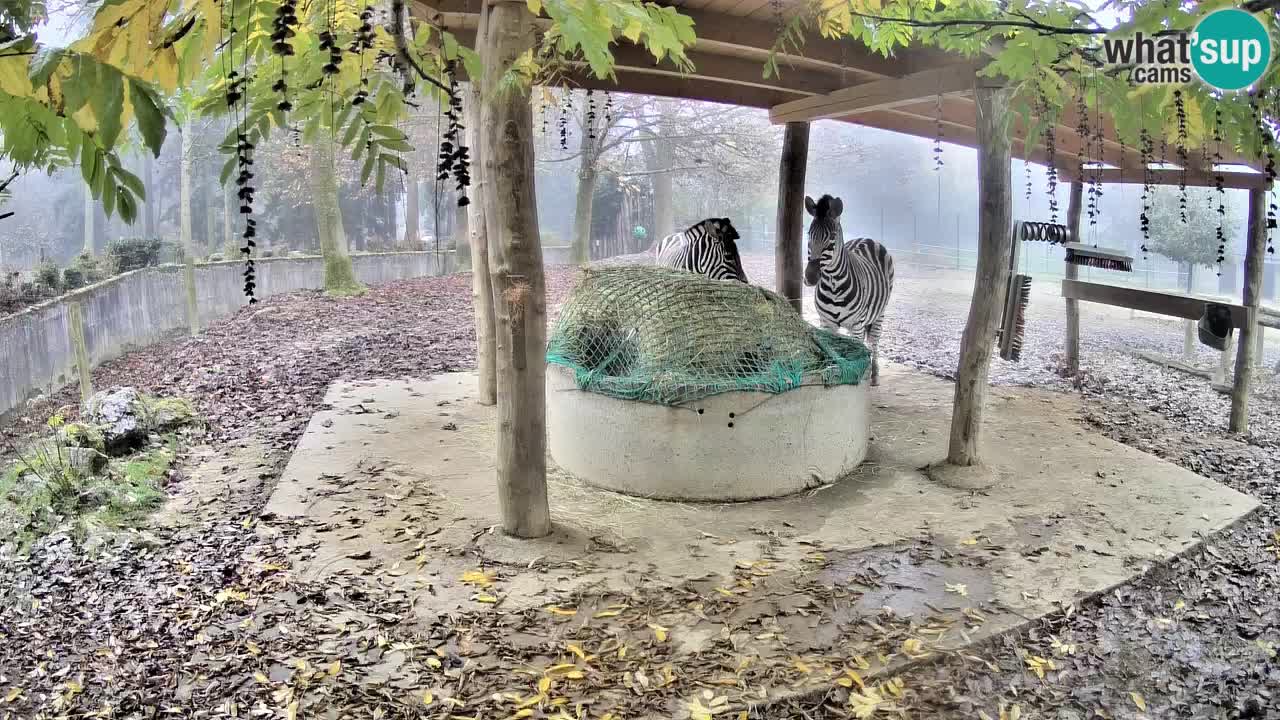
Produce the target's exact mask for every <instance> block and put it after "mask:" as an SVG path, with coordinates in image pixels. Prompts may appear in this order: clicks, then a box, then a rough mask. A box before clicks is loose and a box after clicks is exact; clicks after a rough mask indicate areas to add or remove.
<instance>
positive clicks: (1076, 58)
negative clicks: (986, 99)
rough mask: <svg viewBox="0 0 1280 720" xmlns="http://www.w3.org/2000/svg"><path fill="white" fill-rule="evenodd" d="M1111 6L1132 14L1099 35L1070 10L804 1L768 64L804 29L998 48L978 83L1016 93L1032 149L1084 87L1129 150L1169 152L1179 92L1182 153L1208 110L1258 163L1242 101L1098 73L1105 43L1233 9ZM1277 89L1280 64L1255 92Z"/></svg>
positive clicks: (958, 48) (1205, 136)
mask: <svg viewBox="0 0 1280 720" xmlns="http://www.w3.org/2000/svg"><path fill="white" fill-rule="evenodd" d="M1110 5H1112V6H1113V7H1112V9H1113V10H1116V11H1118V12H1121V13H1132V17H1131V19H1130V20H1129V21H1128V22H1125V23H1123V24H1121V25H1120V26H1118V27H1116V28H1114V29H1112V30H1110V31H1109V32H1106V33H1103V32H1101V31H1100V28H1101V27H1102V26H1101V25H1099V23H1098V22H1097V20H1096V19H1095V18H1094V17H1093V16H1092V15H1091V14H1090V12H1091V11H1090V10H1089V8H1088V7H1086V6H1085V5H1083V4H1080V3H1074V2H1037V1H1034V0H1013V1H1012V2H1008V3H1000V4H997V3H994V2H990V1H989V0H950V1H946V2H941V3H920V2H914V1H912V0H810V1H809V2H808V3H807V4H806V5H805V6H804V8H803V9H801V10H799V11H798V12H797V13H796V14H795V15H794V16H793V17H792V18H791V20H790V21H789V22H788V23H787V25H786V26H785V27H784V28H783V30H782V32H781V34H780V37H779V41H778V43H777V44H775V47H774V54H775V55H776V53H778V52H782V51H784V50H785V51H787V52H796V51H797V50H798V49H799V48H800V47H802V46H803V42H804V33H803V30H805V29H811V30H812V29H816V30H817V31H818V32H820V33H821V34H822V35H824V36H826V37H840V36H846V37H853V38H856V39H858V40H859V41H861V42H862V43H864V44H865V45H866V46H867V47H869V48H871V49H872V50H874V51H876V52H879V53H882V54H884V55H886V56H888V55H891V54H892V53H893V51H894V50H896V49H899V48H903V47H905V46H907V45H908V44H910V43H916V44H921V45H927V46H933V47H937V48H941V49H944V50H948V51H952V52H957V53H961V54H964V55H967V56H970V57H975V58H977V57H981V55H980V53H982V52H983V51H984V49H985V48H998V50H997V51H996V52H995V54H994V57H993V58H992V59H991V61H990V62H988V63H987V64H986V66H985V68H984V69H983V71H982V73H981V74H983V75H986V76H997V75H999V76H1003V77H1004V78H1006V79H1007V81H1008V82H1009V83H1010V85H1011V86H1013V87H1014V88H1015V89H1016V91H1017V100H1016V101H1015V110H1016V111H1017V114H1018V115H1019V116H1020V118H1021V121H1022V124H1023V127H1024V128H1030V129H1031V131H1030V132H1029V133H1028V135H1029V136H1030V137H1032V138H1033V139H1034V140H1038V139H1039V137H1040V135H1039V130H1040V129H1042V128H1043V127H1045V126H1046V125H1047V123H1048V122H1049V121H1051V120H1054V119H1056V118H1057V117H1058V116H1059V115H1060V114H1061V111H1062V108H1064V107H1074V106H1075V104H1076V100H1075V97H1076V95H1077V94H1078V93H1079V90H1080V88H1081V85H1082V81H1087V82H1086V83H1085V84H1086V86H1087V91H1086V92H1085V98H1086V101H1087V104H1088V106H1089V107H1090V108H1098V107H1101V109H1102V110H1103V111H1104V112H1106V113H1107V114H1109V115H1110V116H1111V117H1112V118H1113V119H1114V121H1115V127H1116V131H1117V133H1118V134H1119V135H1120V137H1121V138H1122V139H1123V140H1124V141H1125V142H1126V143H1127V144H1128V145H1129V147H1131V148H1132V147H1136V146H1137V143H1138V137H1139V133H1140V131H1141V130H1143V129H1145V130H1147V131H1148V132H1149V133H1150V134H1151V135H1152V136H1153V137H1155V138H1161V137H1163V138H1165V139H1166V140H1167V141H1168V142H1169V144H1170V145H1171V146H1172V145H1173V144H1175V143H1176V142H1177V140H1178V137H1177V134H1178V128H1177V121H1176V112H1175V108H1174V96H1173V91H1174V90H1175V89H1181V90H1182V93H1183V98H1184V101H1185V110H1186V116H1187V135H1188V146H1189V147H1191V148H1198V147H1202V146H1204V145H1206V144H1208V141H1209V138H1210V137H1211V136H1212V128H1213V118H1214V110H1215V109H1221V111H1222V128H1221V129H1222V135H1223V138H1224V144H1223V146H1224V147H1225V148H1228V149H1230V148H1238V149H1239V150H1241V151H1242V152H1244V153H1245V154H1247V155H1249V156H1251V157H1254V158H1261V157H1262V155H1263V151H1262V148H1263V147H1264V145H1263V138H1262V136H1261V135H1260V134H1259V132H1258V129H1257V126H1256V124H1255V123H1254V122H1253V118H1252V113H1251V111H1250V108H1249V103H1248V97H1247V96H1246V95H1245V94H1243V93H1220V92H1218V91H1212V92H1211V91H1210V88H1208V87H1207V86H1205V85H1202V84H1201V83H1192V84H1190V85H1186V86H1173V85H1161V86H1149V85H1148V86H1141V87H1135V86H1134V85H1133V84H1132V83H1130V81H1129V79H1128V77H1127V75H1126V74H1125V73H1124V72H1103V71H1101V70H1100V69H1098V66H1099V64H1100V62H1101V60H1100V58H1101V47H1102V39H1103V38H1104V37H1108V36H1117V37H1120V36H1129V35H1132V34H1133V33H1135V32H1137V31H1142V32H1143V33H1145V34H1147V35H1152V34H1155V33H1157V32H1162V31H1165V30H1169V29H1175V30H1177V29H1188V28H1191V27H1193V26H1194V25H1195V24H1196V23H1197V22H1199V20H1200V18H1202V17H1204V16H1205V15H1207V14H1208V13H1210V12H1213V11H1215V10H1218V9H1221V8H1223V7H1233V6H1234V4H1232V3H1229V2H1226V0H1212V1H1210V2H1202V3H1196V4H1194V5H1191V6H1186V5H1185V4H1181V3H1175V2H1172V1H1171V0H1162V1H1160V2H1115V3H1111V4H1110ZM1258 17H1259V19H1261V20H1262V21H1263V22H1264V23H1266V24H1267V25H1268V27H1269V28H1270V32H1271V35H1272V38H1273V44H1277V43H1280V28H1278V27H1277V20H1276V17H1275V16H1274V14H1273V13H1264V14H1260V15H1259V16H1258ZM778 70H779V68H778V65H777V62H776V60H775V59H773V58H771V59H770V61H769V62H768V63H766V74H767V75H768V74H774V75H776V74H777V72H778ZM1278 82H1280V63H1273V64H1272V66H1271V68H1270V70H1269V71H1268V72H1267V74H1266V75H1265V76H1264V77H1263V79H1262V81H1261V84H1262V86H1264V87H1275V86H1276V85H1277V84H1278ZM1040 97H1043V98H1044V99H1045V101H1046V102H1047V105H1048V108H1047V114H1046V113H1041V112H1038V111H1037V109H1036V105H1037V104H1038V98H1040Z"/></svg>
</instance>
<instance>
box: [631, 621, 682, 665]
mask: <svg viewBox="0 0 1280 720" xmlns="http://www.w3.org/2000/svg"><path fill="white" fill-rule="evenodd" d="M649 627H650V628H652V629H653V636H654V637H656V638H658V642H666V641H667V633H668V632H670V630H667V629H666V628H664V627H662V626H661V625H654V624H653V623H649ZM619 657H621V656H619Z"/></svg>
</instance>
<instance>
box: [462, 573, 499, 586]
mask: <svg viewBox="0 0 1280 720" xmlns="http://www.w3.org/2000/svg"><path fill="white" fill-rule="evenodd" d="M462 582H464V583H466V584H468V585H474V586H476V587H482V588H486V587H489V586H490V585H493V576H492V575H490V574H489V573H486V572H485V571H483V570H468V571H466V572H464V573H462Z"/></svg>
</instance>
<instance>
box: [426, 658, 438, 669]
mask: <svg viewBox="0 0 1280 720" xmlns="http://www.w3.org/2000/svg"><path fill="white" fill-rule="evenodd" d="M427 666H428V667H431V668H434V669H437V670H438V669H440V658H434V657H428V658H427Z"/></svg>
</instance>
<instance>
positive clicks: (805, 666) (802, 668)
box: [791, 656, 813, 675]
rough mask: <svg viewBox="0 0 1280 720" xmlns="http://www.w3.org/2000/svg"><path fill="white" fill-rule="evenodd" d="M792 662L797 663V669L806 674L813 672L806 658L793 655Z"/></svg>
mask: <svg viewBox="0 0 1280 720" xmlns="http://www.w3.org/2000/svg"><path fill="white" fill-rule="evenodd" d="M791 664H792V665H795V667H796V670H798V671H800V672H802V673H804V674H805V675H808V674H809V673H811V672H813V668H811V667H809V665H808V663H806V662H805V661H804V660H801V659H800V658H798V657H794V656H793V657H792V658H791Z"/></svg>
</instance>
